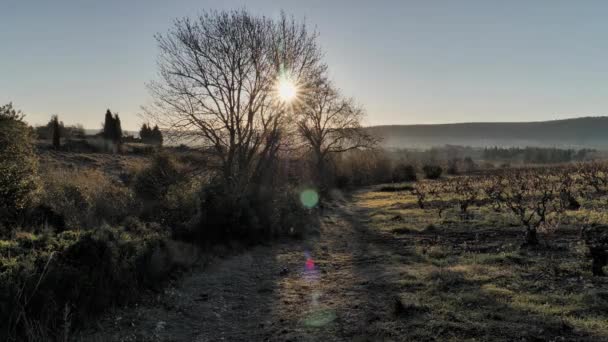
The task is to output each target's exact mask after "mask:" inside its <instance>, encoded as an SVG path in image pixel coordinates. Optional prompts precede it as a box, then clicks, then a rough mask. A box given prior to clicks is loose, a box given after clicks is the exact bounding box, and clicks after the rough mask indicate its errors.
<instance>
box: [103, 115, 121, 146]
mask: <svg viewBox="0 0 608 342" xmlns="http://www.w3.org/2000/svg"><path fill="white" fill-rule="evenodd" d="M102 136H103V138H104V139H105V140H106V141H109V142H112V144H114V146H116V145H120V143H121V142H122V127H121V123H120V117H119V116H118V114H114V115H112V112H111V111H110V110H109V109H108V110H107V111H106V116H105V121H104V124H103V132H102Z"/></svg>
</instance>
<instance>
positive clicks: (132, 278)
mask: <svg viewBox="0 0 608 342" xmlns="http://www.w3.org/2000/svg"><path fill="white" fill-rule="evenodd" d="M184 252H188V253H189V255H184ZM7 254H10V255H11V259H7V258H6V256H7ZM195 258H196V255H195V252H192V249H191V247H188V246H184V245H179V246H175V243H173V242H170V241H166V240H165V238H164V237H163V236H161V235H158V234H148V235H147V236H143V237H136V236H133V235H129V234H127V233H125V232H122V231H119V230H112V229H100V230H98V231H96V232H88V233H82V234H81V233H76V232H64V233H61V234H58V235H40V236H35V235H33V234H21V235H19V239H18V241H17V242H5V241H0V266H1V267H0V319H2V321H3V322H5V323H6V325H4V327H6V329H0V340H3V341H5V340H25V339H32V337H33V336H31V333H32V332H37V336H34V337H36V338H37V339H38V340H45V341H47V340H54V339H61V340H64V338H65V336H61V335H60V331H61V330H62V328H63V327H64V326H65V325H66V324H68V325H69V326H71V327H76V328H77V327H78V326H80V325H81V324H82V323H84V322H85V321H87V320H88V319H91V318H92V317H94V316H95V315H97V314H99V313H101V312H103V311H104V310H106V309H108V308H110V307H112V306H114V305H119V304H126V303H128V302H131V301H133V300H134V299H136V298H137V297H138V296H137V295H138V294H139V293H141V291H142V290H145V289H153V288H157V287H158V286H160V285H162V284H163V282H164V280H166V279H167V278H168V275H169V274H170V273H171V272H173V271H175V270H176V269H178V268H181V267H185V266H188V263H187V259H192V260H195ZM66 311H67V312H68V313H69V315H66ZM64 319H68V320H69V321H67V322H65V321H64ZM66 340H67V339H66Z"/></svg>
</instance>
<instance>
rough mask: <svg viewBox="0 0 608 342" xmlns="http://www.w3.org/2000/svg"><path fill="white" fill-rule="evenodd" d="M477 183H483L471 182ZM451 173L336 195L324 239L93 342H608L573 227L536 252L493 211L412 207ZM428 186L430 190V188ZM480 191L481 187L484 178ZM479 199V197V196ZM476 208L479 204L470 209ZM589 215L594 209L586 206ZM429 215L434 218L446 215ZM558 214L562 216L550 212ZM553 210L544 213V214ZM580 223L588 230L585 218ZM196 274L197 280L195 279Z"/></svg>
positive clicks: (124, 317)
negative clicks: (421, 193)
mask: <svg viewBox="0 0 608 342" xmlns="http://www.w3.org/2000/svg"><path fill="white" fill-rule="evenodd" d="M481 179H485V176H481V177H479V178H476V180H481ZM446 181H447V182H454V181H455V182H459V183H461V184H462V181H463V178H462V177H456V178H450V179H447V180H439V181H421V182H419V183H418V184H415V183H414V184H391V185H385V186H374V187H368V188H364V189H359V190H356V191H354V192H353V193H352V194H350V195H347V194H343V193H339V192H335V193H334V194H333V198H334V200H333V201H331V202H330V203H328V204H327V205H325V207H324V208H323V210H322V211H321V216H320V218H321V224H320V229H319V232H318V234H316V235H313V236H311V237H309V238H307V239H305V240H303V241H301V242H299V241H291V242H285V243H281V244H273V245H267V246H260V247H257V248H255V249H253V250H250V251H247V252H245V253H243V254H241V255H237V256H233V257H230V258H227V259H225V260H217V261H215V262H212V263H210V264H209V265H204V266H201V269H199V270H198V271H196V272H194V273H193V274H192V275H190V276H188V277H186V278H185V279H184V280H183V281H182V282H179V283H176V284H175V285H174V286H173V287H171V288H169V289H168V290H167V291H166V292H165V293H164V295H163V296H159V297H155V298H151V299H150V301H149V302H147V303H144V304H143V305H141V306H138V307H135V308H133V307H132V308H126V309H121V310H117V311H116V312H112V313H111V314H109V315H107V316H106V318H105V319H103V320H101V322H100V327H99V329H97V330H95V331H90V332H88V334H85V335H84V336H86V339H91V340H99V341H105V340H115V341H119V340H133V341H135V340H137V341H146V340H157V341H173V340H196V341H210V340H215V339H217V338H218V336H221V337H222V338H223V339H226V340H230V341H250V340H269V341H317V340H323V341H376V340H389V341H463V340H471V341H473V340H477V341H490V340H491V341H514V340H518V341H519V340H521V341H577V340H580V341H604V340H606V338H608V323H607V322H608V290H607V289H608V282H607V281H606V279H605V278H603V277H594V276H593V275H592V270H591V259H590V258H589V256H588V245H587V243H586V242H585V241H584V240H585V239H581V236H580V234H581V233H580V226H579V225H577V224H575V222H576V221H575V219H576V218H578V217H582V216H585V217H588V218H595V220H596V222H597V223H602V222H599V221H601V220H603V218H604V217H605V216H604V214H603V213H602V212H601V209H600V207H597V206H594V205H591V204H590V203H592V204H593V203H596V204H597V203H598V202H601V201H602V198H603V197H602V196H599V197H596V198H595V199H594V200H589V202H584V201H583V200H582V199H580V200H581V202H583V203H584V205H583V207H582V208H579V209H578V210H569V211H565V212H564V213H561V214H560V215H561V216H564V217H569V219H568V220H566V219H563V220H562V221H560V222H570V224H560V225H557V226H554V228H553V229H550V230H543V229H540V230H539V234H538V240H539V244H538V245H536V246H529V245H526V244H525V239H524V232H525V229H524V228H522V226H521V224H519V223H518V219H517V217H515V216H513V215H512V214H511V213H509V211H508V210H495V209H494V208H492V206H491V204H490V203H489V202H487V201H485V202H484V201H483V200H482V201H481V203H482V204H481V205H477V204H471V205H470V207H469V208H468V209H467V216H466V217H464V216H462V214H461V207H460V206H459V205H458V204H457V203H458V202H457V198H455V197H453V195H452V196H450V195H448V194H443V195H437V194H435V195H434V196H437V197H441V198H443V199H442V200H437V199H436V198H433V199H431V200H429V203H427V205H426V206H425V208H424V209H421V208H420V207H419V203H418V197H417V196H416V195H415V192H416V191H412V189H415V187H435V186H437V185H438V184H442V183H443V182H446ZM427 183H428V184H427ZM476 184H482V183H481V182H479V183H476ZM479 189H481V187H479ZM476 203H477V202H476ZM585 206H588V207H595V208H596V209H585ZM437 208H443V209H442V210H441V217H440V216H439V215H438V210H437ZM556 210H557V209H556ZM553 214H555V212H552V215H553ZM587 221H588V220H587ZM203 269H204V273H203Z"/></svg>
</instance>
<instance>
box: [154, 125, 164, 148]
mask: <svg viewBox="0 0 608 342" xmlns="http://www.w3.org/2000/svg"><path fill="white" fill-rule="evenodd" d="M151 137H152V140H153V141H154V143H155V144H157V145H159V146H162V144H163V134H162V133H161V131H160V129H159V128H158V125H154V128H153V129H152V132H151Z"/></svg>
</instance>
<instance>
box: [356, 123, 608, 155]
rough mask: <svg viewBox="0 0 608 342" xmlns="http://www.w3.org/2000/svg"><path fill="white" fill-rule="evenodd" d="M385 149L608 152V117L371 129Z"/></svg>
mask: <svg viewBox="0 0 608 342" xmlns="http://www.w3.org/2000/svg"><path fill="white" fill-rule="evenodd" d="M367 130H368V131H369V132H370V133H372V134H374V135H376V136H379V137H380V138H382V139H383V141H382V145H383V146H384V147H389V148H390V147H392V148H428V147H432V146H442V145H462V146H471V147H485V146H520V147H523V146H537V147H560V148H596V149H608V116H597V117H580V118H572V119H563V120H551V121H534V122H468V123H451V124H425V125H385V126H370V127H367Z"/></svg>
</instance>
